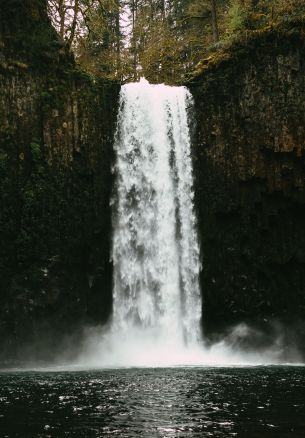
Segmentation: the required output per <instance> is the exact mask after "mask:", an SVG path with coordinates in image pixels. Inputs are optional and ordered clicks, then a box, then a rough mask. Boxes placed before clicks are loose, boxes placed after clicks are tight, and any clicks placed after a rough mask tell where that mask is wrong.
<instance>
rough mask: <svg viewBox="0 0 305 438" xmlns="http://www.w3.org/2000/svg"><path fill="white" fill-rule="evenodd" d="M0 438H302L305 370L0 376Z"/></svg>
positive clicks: (304, 432) (133, 370)
mask: <svg viewBox="0 0 305 438" xmlns="http://www.w3.org/2000/svg"><path fill="white" fill-rule="evenodd" d="M0 436H1V437H22V438H25V437H62V436H63V437H64V436H69V437H113V436H114V437H115V436H117V437H129V438H132V437H147V438H153V437H213V438H214V437H215V438H216V437H223V438H228V437H242V438H256V437H257V438H266V437H277V438H286V437H287V438H288V437H289V438H291V437H300V438H304V437H305V367H252V368H145V369H138V368H130V369H109V370H100V371H73V372H72V371H70V372H67V371H65V372H64V371H58V372H55V371H48V372H46V371H31V372H21V371H19V372H10V371H8V372H2V373H0Z"/></svg>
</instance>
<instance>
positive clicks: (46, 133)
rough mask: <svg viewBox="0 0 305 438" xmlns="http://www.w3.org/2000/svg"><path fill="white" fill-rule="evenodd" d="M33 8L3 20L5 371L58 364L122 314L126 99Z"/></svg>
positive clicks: (1, 352) (1, 293)
mask: <svg viewBox="0 0 305 438" xmlns="http://www.w3.org/2000/svg"><path fill="white" fill-rule="evenodd" d="M15 3H18V1H17V2H15ZM15 3H14V2H12V3H11V4H12V6H11V7H12V8H14V7H16V8H17V10H18V7H19V6H20V7H21V6H22V5H23V2H19V3H20V4H19V6H18V4H17V5H15ZM32 3H33V9H30V12H29V10H28V9H27V13H28V14H30V15H29V16H28V15H24V17H23V20H20V23H19V22H18V20H17V18H18V14H17V12H16V11H15V12H16V14H17V15H15V13H14V10H13V9H12V11H10V10H9V7H7V8H5V7H4V8H3V9H2V10H1V12H2V15H1V20H2V21H1V26H0V30H1V32H0V35H1V40H0V180H1V184H0V204H1V206H0V207H1V208H0V241H1V245H0V279H1V282H0V359H1V363H5V361H7V360H10V358H12V357H13V358H16V359H22V360H26V359H27V358H29V357H31V356H35V357H36V358H40V357H41V358H44V359H45V358H48V357H53V355H54V352H56V351H57V350H58V349H59V348H60V345H61V343H62V340H63V339H67V337H68V336H73V337H74V338H75V337H76V338H78V337H79V335H80V333H81V328H82V327H83V326H85V325H92V324H93V325H94V324H100V323H103V322H105V321H106V320H107V318H108V316H109V314H110V312H111V306H112V287H111V283H112V266H111V262H110V238H111V212H110V196H111V190H112V174H111V166H112V160H113V148H112V140H113V132H114V125H115V119H116V105H117V101H118V93H119V88H120V87H119V85H118V84H115V83H112V82H107V81H101V80H96V79H92V78H90V77H88V76H87V75H85V74H84V73H82V72H80V71H78V70H77V68H76V66H75V63H74V60H73V59H72V58H71V55H69V54H68V53H67V50H66V48H65V44H64V43H63V42H61V41H60V40H59V39H58V37H57V35H56V34H55V32H54V31H53V29H52V28H51V26H50V23H49V21H48V18H47V16H46V14H45V8H42V9H40V5H41V2H38V1H36V3H37V5H38V6H37V5H36V3H35V1H33V2H32ZM36 6H37V7H36ZM10 12H11V14H10ZM10 16H12V17H10ZM16 17H17V18H16ZM10 19H11V21H10ZM10 23H11V25H10ZM18 23H19V24H18ZM26 28H29V29H31V32H30V33H29V38H30V41H29V40H28V39H27V37H26V35H25V32H26ZM73 343H74V342H73V341H72V340H71V342H70V344H71V345H73Z"/></svg>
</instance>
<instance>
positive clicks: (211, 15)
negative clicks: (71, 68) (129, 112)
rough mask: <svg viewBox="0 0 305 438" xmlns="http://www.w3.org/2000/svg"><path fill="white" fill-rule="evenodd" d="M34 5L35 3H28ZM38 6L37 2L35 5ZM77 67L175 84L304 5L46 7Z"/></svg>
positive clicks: (171, 0)
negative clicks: (206, 60)
mask: <svg viewBox="0 0 305 438" xmlns="http://www.w3.org/2000/svg"><path fill="white" fill-rule="evenodd" d="M33 1H34V0H33ZM36 1H39V0H36ZM48 4H49V14H50V16H51V18H52V22H53V24H54V26H55V28H56V29H57V31H58V32H59V34H60V36H61V38H63V39H64V40H65V41H66V43H67V45H68V46H69V47H70V48H72V49H73V50H74V52H75V55H76V58H77V60H78V61H79V63H80V64H81V66H82V67H83V68H84V69H86V70H88V71H89V72H91V73H94V74H95V75H99V76H102V77H107V78H111V79H120V80H122V81H123V82H126V81H131V80H137V79H138V77H139V76H141V75H144V76H146V77H147V78H148V79H149V80H150V81H152V82H163V81H164V82H168V83H177V82H178V83H179V82H181V81H183V80H184V79H185V76H186V75H187V74H188V72H190V71H192V70H193V69H194V68H195V66H196V65H197V63H198V62H199V61H200V60H201V59H202V58H204V57H207V56H208V55H209V54H210V53H211V51H212V52H215V51H216V52H217V51H218V49H219V48H221V47H222V46H223V45H227V44H229V43H230V41H231V40H232V39H236V38H239V39H243V38H244V32H246V33H247V32H255V31H257V30H261V29H264V28H269V27H270V26H272V25H275V24H277V23H279V22H281V21H283V20H289V19H290V18H293V17H296V16H297V17H299V16H302V15H304V14H305V5H304V1H303V0H285V1H284V0H230V1H229V0H49V1H48Z"/></svg>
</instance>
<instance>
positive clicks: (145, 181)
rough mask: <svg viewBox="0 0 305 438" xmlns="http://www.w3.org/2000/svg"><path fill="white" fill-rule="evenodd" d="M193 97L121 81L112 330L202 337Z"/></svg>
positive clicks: (167, 338)
mask: <svg viewBox="0 0 305 438" xmlns="http://www.w3.org/2000/svg"><path fill="white" fill-rule="evenodd" d="M191 102H192V99H191V96H190V93H189V92H188V91H187V89H186V88H185V87H169V86H165V85H151V84H149V83H148V82H147V81H146V80H144V79H142V80H141V81H140V82H139V83H133V84H128V85H125V86H123V87H122V90H121V95H120V108H119V115H118V124H117V132H116V139H115V151H116V155H117V160H116V166H115V175H116V198H115V201H114V231H113V233H114V235H113V264H114V315H113V323H112V332H113V333H116V332H117V333H118V332H120V333H124V334H125V338H126V340H130V338H131V337H132V336H138V335H139V332H141V334H142V336H145V335H143V333H144V334H145V333H149V334H150V336H153V337H154V338H155V340H156V341H157V342H159V344H160V343H161V344H162V345H164V346H165V345H166V346H171V348H178V346H182V345H188V346H190V345H195V344H198V342H199V340H200V317H201V299H200V289H199V281H198V276H199V270H200V260H199V245H198V239H197V233H196V219H195V214H194V206H193V198H194V194H193V180H192V163H191V158H190V133H189V127H188V120H187V107H189V106H190V105H191ZM136 331H137V335H136V334H135V332H136Z"/></svg>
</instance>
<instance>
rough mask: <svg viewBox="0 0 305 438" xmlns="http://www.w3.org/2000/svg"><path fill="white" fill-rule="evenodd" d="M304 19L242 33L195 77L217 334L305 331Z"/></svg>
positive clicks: (207, 297)
mask: <svg viewBox="0 0 305 438" xmlns="http://www.w3.org/2000/svg"><path fill="white" fill-rule="evenodd" d="M304 29H305V27H304V24H303V23H302V22H296V23H290V24H287V25H285V26H283V25H282V26H281V27H279V28H277V29H273V30H268V31H266V32H262V33H259V34H257V35H255V36H254V37H251V38H250V37H249V39H248V40H246V41H244V42H243V43H235V44H234V45H233V47H231V49H230V50H226V51H224V52H223V54H222V56H218V59H216V60H213V59H212V58H211V59H209V60H207V61H206V62H203V63H202V65H201V66H200V67H199V71H198V72H197V74H196V75H195V76H194V77H193V78H192V80H191V81H190V84H189V87H190V89H191V92H192V94H193V96H194V100H195V115H196V121H195V127H194V142H193V159H194V172H195V192H196V206H197V210H198V217H199V230H200V235H201V245H202V254H203V270H202V276H201V283H202V290H203V297H204V304H203V315H204V317H203V323H204V329H205V332H206V335H208V336H210V337H211V338H213V337H215V335H217V334H220V335H223V333H225V332H226V331H227V330H228V329H229V328H230V327H232V326H234V325H235V324H237V323H240V322H246V323H248V324H250V325H254V326H255V327H258V328H260V329H263V330H264V331H265V332H266V333H270V332H272V331H274V327H279V325H282V324H283V325H284V326H285V327H286V329H285V330H286V334H287V332H288V331H289V332H290V333H291V332H293V333H294V334H298V335H299V336H300V339H302V336H304V329H302V330H303V331H302V330H301V327H303V322H302V321H304V320H305V227H304V223H305V166H304V164H305V39H304Z"/></svg>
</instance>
